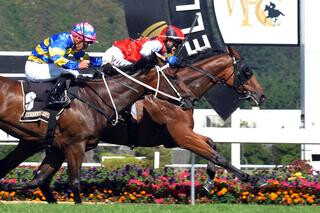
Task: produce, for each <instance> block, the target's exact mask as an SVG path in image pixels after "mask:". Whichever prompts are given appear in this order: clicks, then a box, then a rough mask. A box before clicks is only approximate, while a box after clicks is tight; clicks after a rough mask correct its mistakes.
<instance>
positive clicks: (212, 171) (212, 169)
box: [203, 137, 216, 193]
mask: <svg viewBox="0 0 320 213" xmlns="http://www.w3.org/2000/svg"><path fill="white" fill-rule="evenodd" d="M204 139H205V141H206V143H207V144H208V145H209V146H210V147H211V148H212V149H213V150H216V145H215V144H214V143H213V141H212V140H211V138H208V137H204ZM207 175H208V181H207V183H205V184H204V186H203V187H204V188H205V190H206V191H207V192H208V193H211V191H212V189H213V188H214V177H215V176H216V166H215V165H214V163H212V162H211V161H208V163H207Z"/></svg>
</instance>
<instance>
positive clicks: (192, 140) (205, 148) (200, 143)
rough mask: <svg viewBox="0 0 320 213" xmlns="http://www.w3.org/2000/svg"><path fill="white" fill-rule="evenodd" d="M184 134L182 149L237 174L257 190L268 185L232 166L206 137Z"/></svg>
mask: <svg viewBox="0 0 320 213" xmlns="http://www.w3.org/2000/svg"><path fill="white" fill-rule="evenodd" d="M184 134H185V135H184V138H185V140H184V141H183V142H182V143H180V144H179V146H180V147H181V148H185V149H188V150H190V151H192V152H194V153H196V154H198V155H200V156H202V157H203V158H205V159H207V160H209V161H211V162H212V163H214V164H215V165H217V166H220V167H223V168H224V169H226V170H227V171H229V172H231V173H233V174H235V175H236V176H237V177H238V178H239V179H240V180H241V181H243V182H250V183H251V184H252V185H253V186H254V187H255V188H260V187H262V186H264V185H266V182H265V181H264V180H263V179H260V178H257V177H252V176H250V175H249V174H247V173H245V172H243V171H241V170H240V169H238V168H236V167H235V166H233V165H232V164H230V163H229V162H228V161H227V160H226V159H225V158H224V157H223V156H221V155H220V153H219V152H217V151H216V150H214V149H213V148H212V147H211V146H210V145H209V144H208V142H206V141H205V140H204V139H203V137H204V136H201V135H198V134H196V133H195V132H193V131H189V132H184ZM212 174H213V173H212Z"/></svg>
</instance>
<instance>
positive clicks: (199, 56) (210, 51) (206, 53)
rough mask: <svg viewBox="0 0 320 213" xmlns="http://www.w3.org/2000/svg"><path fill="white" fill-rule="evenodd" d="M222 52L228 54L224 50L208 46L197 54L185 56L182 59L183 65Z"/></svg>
mask: <svg viewBox="0 0 320 213" xmlns="http://www.w3.org/2000/svg"><path fill="white" fill-rule="evenodd" d="M221 54H227V53H226V52H225V51H224V50H218V49H213V48H206V49H204V50H201V51H198V52H197V53H196V54H193V55H190V56H187V57H185V58H183V59H182V66H183V65H184V64H193V63H196V62H198V61H201V60H204V59H206V58H209V57H211V56H215V55H221Z"/></svg>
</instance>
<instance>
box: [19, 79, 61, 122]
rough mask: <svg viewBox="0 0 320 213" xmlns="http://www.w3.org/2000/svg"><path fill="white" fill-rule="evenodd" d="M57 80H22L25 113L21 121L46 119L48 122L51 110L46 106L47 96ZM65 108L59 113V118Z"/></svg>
mask: <svg viewBox="0 0 320 213" xmlns="http://www.w3.org/2000/svg"><path fill="white" fill-rule="evenodd" d="M54 83H55V82H41V83H37V82H31V81H28V80H26V81H22V82H21V88H22V94H23V109H24V111H23V113H22V115H21V118H20V122H37V121H44V122H46V123H48V120H49V116H50V113H49V110H48V109H47V108H46V102H47V98H48V96H49V93H50V91H51V89H52V88H53V86H54ZM62 111H63V109H61V110H60V111H59V113H58V116H57V118H56V119H57V120H58V118H59V115H60V114H61V112H62Z"/></svg>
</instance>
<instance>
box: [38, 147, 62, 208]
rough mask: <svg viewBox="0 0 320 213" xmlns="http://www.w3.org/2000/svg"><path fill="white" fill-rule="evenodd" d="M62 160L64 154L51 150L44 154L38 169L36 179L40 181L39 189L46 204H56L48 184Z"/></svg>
mask: <svg viewBox="0 0 320 213" xmlns="http://www.w3.org/2000/svg"><path fill="white" fill-rule="evenodd" d="M64 159H65V157H64V154H63V153H62V152H61V151H60V150H57V149H52V150H50V152H46V157H45V159H44V160H43V162H42V164H41V166H40V167H39V169H38V172H37V177H36V178H38V179H39V180H42V181H41V184H39V188H40V190H41V192H42V194H43V195H44V197H45V198H46V201H47V202H48V203H57V200H56V198H55V197H54V195H53V193H52V191H51V189H50V183H51V180H52V178H53V176H54V175H55V174H56V173H57V171H58V170H59V169H60V168H61V165H62V163H63V161H64ZM38 182H40V181H38Z"/></svg>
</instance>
